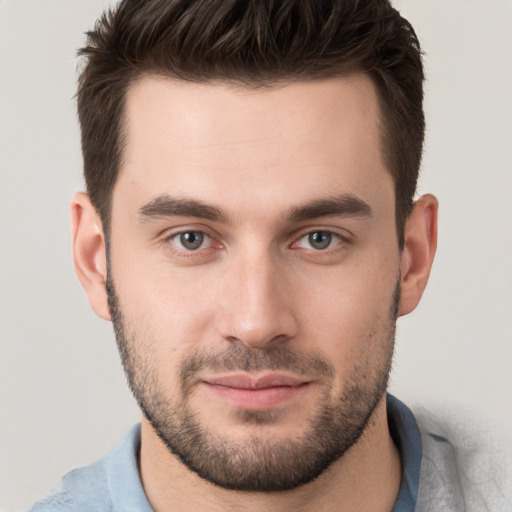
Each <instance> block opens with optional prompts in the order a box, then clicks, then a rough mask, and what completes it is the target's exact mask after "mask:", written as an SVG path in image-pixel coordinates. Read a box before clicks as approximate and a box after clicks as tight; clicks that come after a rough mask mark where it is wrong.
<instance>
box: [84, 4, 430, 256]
mask: <svg viewBox="0 0 512 512" xmlns="http://www.w3.org/2000/svg"><path fill="white" fill-rule="evenodd" d="M87 36H88V39H87V43H86V46H85V47H84V48H82V49H81V50H79V54H80V55H82V56H85V65H84V67H83V68H82V71H81V74H80V77H79V86H78V93H77V97H78V114H79V119H80V124H81V130H82V151H83V159H84V175H85V180H86V185H87V191H88V193H89V195H90V197H91V201H92V203H93V204H94V206H95V207H96V209H97V210H98V212H99V214H100V216H101V219H102V222H103V224H104V227H105V229H106V230H108V226H109V219H110V208H111V195H112V189H113V186H114V184H115V181H116V179H117V174H118V172H119V167H120V165H121V162H122V154H123V112H124V105H125V97H126V92H127V90H128V88H129V87H130V85H131V84H132V83H133V82H134V81H135V80H136V79H138V78H139V77H141V76H142V75H147V74H158V75H165V76H170V77H174V78H178V79H182V80H186V81H193V82H205V81H209V80H223V81H227V82H233V83H235V84H238V85H244V86H248V87H258V86H271V85H273V84H275V83H281V82H286V81H301V80H314V79H322V78H328V77H332V76H339V75H344V74H347V73H351V72H363V73H366V74H367V75H369V76H370V77H371V79H372V80H373V82H374V84H375V85H376V88H377V91H378V95H379V101H380V106H381V118H382V119H381V122H382V142H383V144H382V147H383V154H384V158H385V162H386V165H387V167H388V169H389V171H390V172H391V174H392V176H393V179H394V183H395V192H396V224H397V232H398V239H399V243H400V246H402V244H403V231H404V225H405V221H406V220H407V218H408V216H409V214H410V212H411V209H412V204H413V197H414V193H415V190H416V183H417V179H418V173H419V167H420V162H421V154H422V147H423V139H424V129H425V126H424V124H425V122H424V114H423V79H424V76H423V67H422V63H421V52H420V46H419V42H418V39H417V37H416V34H415V32H414V30H413V28H412V27H411V25H410V23H409V22H408V21H407V20H405V19H404V18H402V17H401V16H400V14H399V13H398V12H397V11H396V10H395V9H393V8H392V7H391V5H390V3H389V1H388V0H123V1H121V2H120V3H119V5H118V6H117V7H116V8H115V9H114V10H108V11H106V12H105V13H104V14H103V16H102V17H101V18H100V19H99V20H98V21H97V23H96V26H95V28H94V30H93V31H90V32H88V33H87Z"/></svg>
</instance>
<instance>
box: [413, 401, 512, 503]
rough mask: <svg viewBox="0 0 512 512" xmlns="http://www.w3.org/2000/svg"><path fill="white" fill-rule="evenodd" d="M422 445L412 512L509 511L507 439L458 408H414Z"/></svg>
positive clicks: (511, 444) (511, 460) (510, 447)
mask: <svg viewBox="0 0 512 512" xmlns="http://www.w3.org/2000/svg"><path fill="white" fill-rule="evenodd" d="M413 412H414V416H415V418H416V421H417V423H418V428H419V430H420V434H421V442H422V451H423V456H422V462H421V470H420V487H419V496H418V506H417V509H416V510H417V512H430V511H432V512H434V511H438V510H443V511H447V512H448V511H454V512H455V511H457V512H458V511H465V512H482V511H492V512H505V511H506V512H509V511H510V510H512V470H511V467H512V436H511V434H510V432H509V431H507V430H506V429H504V428H500V427H497V426H496V425H493V424H492V423H491V422H488V421H484V420H482V419H481V418H479V417H477V416H476V415H475V414H474V413H469V412H468V411H465V410H463V409H461V408H457V407H455V408H454V407H446V406H437V407H431V408H429V409H428V410H427V409H425V408H413Z"/></svg>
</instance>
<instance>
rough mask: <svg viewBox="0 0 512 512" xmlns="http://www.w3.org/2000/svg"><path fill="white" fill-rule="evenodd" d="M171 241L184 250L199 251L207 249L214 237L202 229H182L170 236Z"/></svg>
mask: <svg viewBox="0 0 512 512" xmlns="http://www.w3.org/2000/svg"><path fill="white" fill-rule="evenodd" d="M169 241H170V242H171V243H172V244H174V245H175V246H176V247H177V248H178V249H179V250H182V251H197V250H199V249H207V248H208V247H210V245H211V243H212V239H211V237H210V236H208V235H207V234H206V233H203V232H202V231H182V232H181V233H176V234H175V235H173V236H171V237H170V238H169Z"/></svg>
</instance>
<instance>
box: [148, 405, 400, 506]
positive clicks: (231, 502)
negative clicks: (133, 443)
mask: <svg viewBox="0 0 512 512" xmlns="http://www.w3.org/2000/svg"><path fill="white" fill-rule="evenodd" d="M140 472H141V479H142V483H143V486H144V490H145V492H146V495H147V497H148V500H149V502H150V504H151V506H152V508H153V510H154V511H155V512H167V511H169V510H172V511H173V512H174V511H176V512H188V511H195V510H212V511H215V510H219V511H221V510H222V511H227V510H228V511H229V510H237V511H243V512H253V511H260V510H273V511H276V512H281V511H289V510H294V511H298V512H302V511H306V510H307V511H310V510H315V511H319V512H330V511H334V510H336V511H337V512H339V511H343V512H351V511H354V512H356V511H357V512H370V511H371V512H390V511H391V510H392V508H393V505H394V503H395V501H396V497H397V495H398V490H399V487H400V480H401V464H400V456H399V453H398V450H397V448H396V447H395V445H394V443H393V441H392V439H391V436H390V434H389V429H388V424H387V415H386V401H385V397H384V398H383V399H382V400H381V402H380V404H379V406H378V407H377V408H376V410H375V411H374V413H373V415H372V417H371V418H370V421H369V423H368V426H367V428H366V430H365V431H364V433H363V435H362V436H361V438H360V439H359V441H358V442H357V443H356V444H355V445H353V446H352V447H351V448H350V449H349V450H347V452H346V453H345V454H344V455H343V456H342V457H341V458H340V459H339V460H338V461H336V462H335V463H334V464H332V465H331V466H330V467H329V468H328V469H327V470H326V471H324V472H323V473H322V474H321V475H320V476H319V477H318V478H317V479H315V480H314V481H312V482H310V483H308V484H306V485H303V486H301V487H299V488H297V489H293V490H290V491H280V492H270V493H265V492H240V491H232V490H226V489H222V488H220V487H217V486H215V485H213V484H211V483H209V482H207V481H206V480H203V479H202V478H200V477H198V476H197V475H196V474H195V473H193V472H192V471H190V470H189V469H188V468H187V467H185V466H184V465H183V464H182V463H181V462H180V461H179V460H178V459H177V458H176V457H175V456H174V455H172V454H170V453H169V451H168V449H167V447H166V446H165V444H164V443H163V442H162V441H161V440H160V438H159V437H158V436H157V435H156V433H155V432H154V430H153V429H152V427H151V425H150V424H149V422H148V421H147V420H146V419H143V421H142V430H141V452H140Z"/></svg>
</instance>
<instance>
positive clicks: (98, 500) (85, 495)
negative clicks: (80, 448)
mask: <svg viewBox="0 0 512 512" xmlns="http://www.w3.org/2000/svg"><path fill="white" fill-rule="evenodd" d="M105 459H106V458H103V459H100V460H99V461H97V462H95V463H93V464H91V465H90V466H85V467H82V468H77V469H74V470H72V471H70V472H69V473H67V474H66V475H65V476H64V477H63V478H62V480H61V484H60V486H59V488H57V489H55V490H54V491H53V492H52V493H51V494H49V495H48V496H47V497H45V498H43V499H42V500H41V501H38V502H37V503H35V504H34V505H33V506H32V508H30V510H29V512H64V511H66V512H69V511H76V512H81V511H84V512H85V511H90V510H95V511H96V512H107V511H108V512H110V511H111V510H112V503H111V500H110V493H109V490H108V483H107V475H106V469H105Z"/></svg>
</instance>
